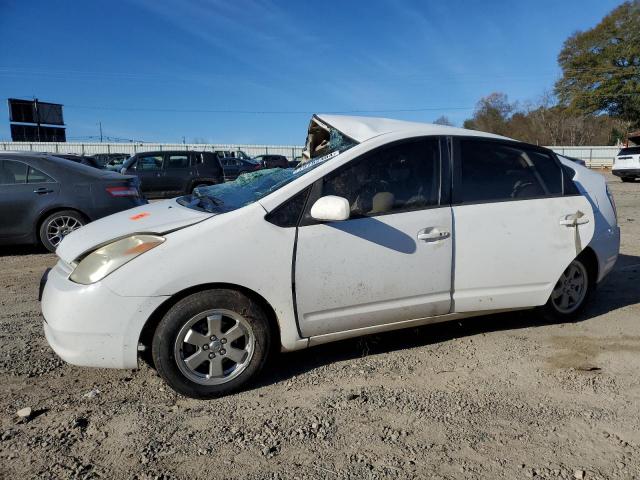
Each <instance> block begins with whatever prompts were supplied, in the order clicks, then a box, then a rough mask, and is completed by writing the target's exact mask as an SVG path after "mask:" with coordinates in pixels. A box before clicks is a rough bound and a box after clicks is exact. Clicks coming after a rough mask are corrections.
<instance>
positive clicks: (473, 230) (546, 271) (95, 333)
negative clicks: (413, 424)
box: [42, 115, 619, 368]
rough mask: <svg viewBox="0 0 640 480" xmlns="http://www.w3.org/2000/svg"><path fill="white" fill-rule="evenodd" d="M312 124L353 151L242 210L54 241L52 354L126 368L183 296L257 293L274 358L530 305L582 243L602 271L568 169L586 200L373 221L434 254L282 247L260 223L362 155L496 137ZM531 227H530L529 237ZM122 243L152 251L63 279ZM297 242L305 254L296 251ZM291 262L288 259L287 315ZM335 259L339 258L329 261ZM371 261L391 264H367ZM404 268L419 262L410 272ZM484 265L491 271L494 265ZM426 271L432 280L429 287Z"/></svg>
mask: <svg viewBox="0 0 640 480" xmlns="http://www.w3.org/2000/svg"><path fill="white" fill-rule="evenodd" d="M319 118H321V119H322V120H323V121H325V122H327V124H330V125H331V126H333V127H334V128H338V129H339V130H340V131H342V132H343V133H344V134H345V135H348V136H350V137H351V138H353V139H356V140H358V141H359V142H360V143H359V144H358V145H356V146H354V147H353V148H350V149H349V150H347V151H345V152H344V153H342V154H340V155H337V156H335V157H333V158H331V159H329V160H327V161H326V162H325V163H323V164H321V165H319V166H317V167H316V168H315V169H314V170H311V171H309V172H308V173H306V174H304V175H301V176H300V177H299V178H297V179H296V180H294V181H292V182H291V183H289V184H287V185H285V186H283V187H282V188H280V189H278V190H276V191H275V192H273V193H271V194H269V195H267V196H266V197H264V198H262V199H260V200H259V201H257V202H255V203H253V204H250V205H248V206H245V207H242V208H240V209H237V210H234V211H232V212H228V213H223V214H217V215H216V214H211V213H205V212H200V211H197V210H192V209H189V208H186V207H183V206H180V205H179V204H177V202H176V201H175V200H168V201H165V202H158V203H154V204H150V205H145V206H143V207H140V208H138V209H134V210H130V211H127V212H123V213H120V214H116V215H112V216H110V217H106V218H104V219H102V220H100V221H97V222H94V223H92V224H89V225H88V226H85V227H83V228H82V229H80V230H78V231H76V232H74V233H72V234H70V235H69V236H68V237H67V238H65V239H64V241H63V242H62V243H61V245H60V247H59V248H58V251H57V254H58V256H59V257H60V258H61V259H62V262H60V263H59V264H58V266H57V267H56V268H55V269H54V270H52V271H51V272H50V276H49V280H48V281H47V283H46V286H45V289H44V294H43V299H42V311H43V315H44V318H45V322H46V323H45V331H46V335H47V339H48V340H49V343H50V344H51V346H52V347H53V348H54V350H55V351H56V352H57V353H58V354H59V355H60V356H61V357H62V358H63V359H65V360H67V361H69V362H71V363H75V364H78V365H89V366H104V367H120V368H134V367H135V366H136V362H137V346H138V341H139V339H140V333H141V331H142V329H143V327H144V325H145V323H146V322H147V320H148V319H149V318H150V316H151V315H152V313H153V312H154V311H156V309H157V308H158V307H159V306H161V305H162V304H163V303H164V302H166V301H168V300H169V299H171V297H172V296H174V295H176V294H178V293H180V292H183V291H185V290H187V289H190V288H200V287H203V286H204V288H207V287H211V286H218V287H220V286H222V287H228V288H241V289H243V290H245V291H249V292H253V294H255V295H257V296H260V297H261V298H262V299H264V301H265V302H266V303H267V304H268V305H269V306H270V307H271V308H272V309H273V311H274V313H275V316H276V319H277V322H278V326H279V330H280V332H279V333H280V339H281V344H282V349H283V350H295V349H299V348H305V347H307V346H308V345H310V344H317V343H324V342H328V341H333V340H337V339H341V338H346V337H350V336H356V335H361V334H366V333H373V332H378V331H385V330H391V329H395V328H402V327H403V326H412V325H419V324H424V323H433V322H436V321H444V320H449V319H453V318H463V317H470V316H474V315H479V314H482V313H489V312H492V311H495V310H504V309H518V308H525V307H532V306H535V305H539V304H541V303H544V301H546V298H545V295H546V297H547V298H548V293H549V292H550V289H551V288H552V287H553V285H552V283H553V282H554V281H555V280H556V279H557V278H558V276H559V275H560V272H562V270H563V269H564V267H566V265H567V264H568V263H569V262H570V261H571V260H572V259H573V258H575V255H576V252H578V251H579V250H580V249H582V248H585V247H586V246H587V245H588V246H589V247H591V248H593V250H594V251H595V253H596V255H597V257H598V262H599V267H600V269H599V280H600V279H602V278H603V277H604V275H606V273H607V272H608V271H609V270H610V269H611V268H612V266H613V263H615V258H616V257H617V251H618V247H619V229H618V227H617V224H616V220H615V215H614V214H613V209H612V208H611V205H610V203H609V201H608V197H607V194H606V190H605V187H604V182H603V181H602V177H601V176H599V175H597V174H593V173H592V172H589V171H588V170H587V169H584V168H583V167H579V166H577V165H575V164H572V165H571V167H572V168H573V169H574V170H575V171H576V177H575V180H576V184H577V185H578V186H579V188H580V189H581V191H582V192H583V193H584V194H585V195H587V196H588V197H589V199H590V200H589V201H588V200H586V199H585V197H583V196H573V197H569V196H568V197H557V198H555V199H545V200H541V201H538V200H521V201H518V202H503V203H493V204H485V205H480V204H479V205H467V206H454V207H453V209H452V208H450V207H448V206H447V207H440V208H432V209H426V210H420V211H415V212H411V213H399V214H392V215H382V216H378V217H374V218H375V219H376V221H379V222H380V223H382V224H384V225H386V226H387V227H390V228H394V229H396V230H397V231H399V232H400V233H401V234H402V235H406V236H408V237H410V238H412V239H415V234H416V233H417V231H418V230H419V229H421V228H427V227H431V226H437V227H441V228H443V229H447V228H448V229H449V231H450V232H451V237H449V238H448V239H445V240H442V241H438V242H437V243H431V244H428V243H425V244H422V243H420V242H416V246H415V251H414V252H412V253H405V252H406V251H408V250H407V248H406V247H403V243H402V241H400V238H403V239H404V237H403V236H402V235H396V236H395V237H393V236H391V237H390V238H391V239H390V240H389V239H388V240H389V241H390V242H391V243H390V244H389V246H391V247H393V248H388V249H385V248H384V246H383V245H384V242H382V241H381V242H380V243H382V245H381V244H376V243H375V242H373V243H372V244H368V245H365V243H363V242H362V241H361V239H360V238H359V237H357V236H354V235H351V234H348V233H345V234H344V235H342V236H340V237H339V238H338V237H335V238H330V237H332V236H331V235H328V234H327V232H330V230H329V229H332V228H334V229H335V227H333V226H331V225H326V224H325V225H313V226H308V227H300V228H298V229H297V231H298V243H297V247H296V228H295V227H289V228H283V227H278V226H276V225H274V224H271V223H270V222H268V221H266V220H265V215H266V214H267V213H268V212H271V211H273V210H274V209H275V208H276V207H278V206H280V205H281V204H282V203H283V202H285V201H286V200H288V199H289V198H291V197H292V196H293V195H295V194H296V193H298V192H300V191H301V190H302V189H304V188H306V187H307V186H309V185H311V184H313V183H314V182H315V181H316V180H318V179H320V178H322V177H323V176H325V175H326V174H327V173H329V172H331V171H332V170H334V169H336V168H339V167H340V166H342V165H344V164H345V163H347V162H350V161H351V160H352V159H354V158H356V157H358V156H360V155H362V154H364V153H366V152H367V151H369V150H372V149H374V148H377V147H378V146H381V145H384V144H386V143H389V142H392V141H395V140H401V139H406V138H412V137H417V136H426V135H451V136H456V135H465V136H477V137H487V138H502V137H498V136H496V135H489V134H484V133H482V132H475V131H469V130H463V129H456V128H453V127H445V126H437V125H423V124H417V123H410V122H398V121H391V120H386V119H372V118H358V117H339V116H332V115H322V116H319ZM594 175H596V176H594ZM536 202H539V203H540V205H539V206H538V204H537V203H536ZM589 202H592V203H591V205H590V203H589ZM538 207H539V208H538ZM578 209H579V210H580V211H583V212H584V213H585V214H586V215H587V216H588V219H589V220H590V221H589V223H586V224H583V225H580V227H579V237H578V239H579V242H578V248H576V242H575V228H569V227H566V226H560V225H559V223H558V222H559V220H560V216H561V215H565V214H571V213H574V212H575V211H576V210H578ZM452 211H453V214H454V215H453V217H452V215H451V212H452ZM144 213H149V215H142V214H144ZM132 217H134V218H132ZM394 217H397V218H394ZM483 217H484V218H483ZM452 218H453V220H452ZM368 220H371V219H368ZM452 221H453V223H452ZM336 223H338V222H336ZM344 225H345V226H346V225H347V223H345V224H344ZM532 226H535V227H536V228H537V230H536V231H535V232H533V233H532V232H531V229H532ZM340 228H343V227H340ZM414 230H415V231H414ZM133 233H156V234H163V235H164V236H165V238H166V241H165V242H164V243H162V244H161V245H159V246H157V247H155V248H153V249H151V250H149V251H147V252H146V253H143V254H141V255H140V256H138V257H136V258H135V259H133V260H132V261H130V262H129V263H126V264H125V265H123V266H122V267H120V268H118V269H117V270H115V271H114V272H113V273H111V274H110V275H108V276H106V277H105V278H104V279H103V280H101V281H99V282H97V283H95V284H93V285H79V284H76V283H74V282H72V281H70V280H69V278H68V277H69V275H70V273H71V267H70V266H69V264H70V263H71V262H73V261H75V260H77V259H78V257H79V256H82V255H83V254H85V253H87V252H89V251H92V250H93V249H95V248H96V247H97V246H99V245H104V244H105V243H108V242H110V241H112V240H115V239H117V238H122V237H124V236H127V235H130V234H133ZM500 235H502V236H501V237H500ZM498 237H500V238H498ZM532 239H534V240H538V241H539V242H541V243H540V245H538V244H537V243H535V242H533V241H532ZM307 240H309V241H312V242H315V245H311V243H310V244H308V245H307V244H306V241H307ZM405 240H406V239H405ZM323 242H324V243H323ZM454 242H455V243H454ZM369 243H371V242H369ZM543 244H544V246H543ZM296 248H297V250H298V251H297V253H294V252H295V250H296ZM523 248H526V250H525V253H523V252H522V250H523ZM403 249H404V250H405V252H403ZM388 250H390V251H388ZM294 254H295V255H296V264H297V263H298V262H299V264H297V265H296V268H295V272H296V273H295V283H296V294H297V296H298V303H297V307H296V302H295V299H294V294H293V277H292V274H293V272H294ZM436 254H437V255H436ZM522 255H531V258H533V259H535V260H534V261H532V262H529V263H528V264H527V269H524V268H520V269H517V268H512V269H511V270H512V271H508V269H507V266H509V265H510V266H511V267H513V265H516V266H517V265H519V263H518V261H519V259H521V258H522ZM341 257H342V259H341ZM329 258H330V259H332V260H331V261H328V259H329ZM347 258H348V259H350V260H351V261H350V262H344V263H342V260H345V259H347ZM380 258H386V259H387V260H388V261H390V262H394V265H387V266H385V265H382V264H375V261H376V260H379V259H380ZM410 259H417V260H419V261H421V262H426V263H429V265H428V267H426V268H425V267H424V266H423V268H420V266H418V265H414V264H412V263H410ZM452 259H453V266H452ZM395 262H398V264H397V265H396V264H395ZM495 262H502V263H498V266H499V267H500V268H498V269H497V268H495V265H496V263H495ZM362 269H366V275H370V276H371V278H367V279H366V281H365V282H360V284H359V283H358V279H362V278H363V276H364V275H365V274H364V273H363V274H359V273H358V271H357V270H362ZM447 269H448V273H447ZM430 272H435V273H436V275H433V276H431V277H430V275H429V274H430ZM452 272H453V274H454V275H452ZM452 284H453V286H454V289H453V291H452ZM318 289H320V290H322V295H318V294H317V292H318ZM376 295H379V296H380V297H379V298H378V300H376V298H375V296H376ZM452 295H453V300H454V301H453V302H452V301H451V296H452ZM296 308H298V309H299V311H298V312H297V314H298V322H297V321H296ZM403 312H404V313H403ZM298 324H299V325H300V327H301V328H302V330H303V332H302V334H301V333H300V332H299V330H298V328H299V326H298Z"/></svg>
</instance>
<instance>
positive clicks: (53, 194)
mask: <svg viewBox="0 0 640 480" xmlns="http://www.w3.org/2000/svg"><path fill="white" fill-rule="evenodd" d="M144 203H147V202H146V200H144V198H143V197H142V195H141V194H140V189H139V185H138V179H137V178H136V177H133V176H126V175H120V174H119V173H115V172H109V171H106V170H98V169H95V168H91V167H88V166H86V165H82V164H79V163H75V162H72V161H70V160H65V159H63V158H58V157H54V156H51V155H48V154H40V153H32V152H29V153H19V152H6V153H5V152H3V153H0V245H2V244H5V245H6V244H38V243H41V244H42V245H44V246H45V247H46V248H47V249H48V250H50V251H54V250H55V249H56V247H57V246H58V244H59V243H60V242H61V241H62V239H63V238H64V237H65V235H67V234H69V233H70V232H72V231H73V230H75V229H77V228H80V227H81V226H82V225H84V224H86V223H88V222H90V221H92V220H96V219H98V218H101V217H105V216H107V215H111V214H112V213H116V212H120V211H122V210H126V209H129V208H133V207H136V206H138V205H142V204H144Z"/></svg>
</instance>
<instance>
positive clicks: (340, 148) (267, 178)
mask: <svg viewBox="0 0 640 480" xmlns="http://www.w3.org/2000/svg"><path fill="white" fill-rule="evenodd" d="M355 145H357V142H356V141H354V140H352V139H351V138H349V137H347V136H345V135H343V134H342V133H341V132H339V131H338V130H336V129H335V128H332V127H329V126H328V125H325V124H324V123H322V122H321V121H320V119H318V118H317V117H315V116H314V117H313V118H312V119H311V123H310V125H309V130H308V135H307V141H306V145H305V150H304V151H303V154H302V156H303V158H302V161H301V162H300V165H298V167H297V168H295V169H294V168H271V169H265V170H258V171H255V172H250V173H245V174H243V175H240V176H239V177H238V178H237V179H235V180H234V181H232V182H225V183H219V184H217V185H211V186H208V187H198V188H196V189H194V191H193V193H192V194H191V195H186V196H184V197H180V198H178V203H180V205H184V206H186V207H189V208H194V209H196V210H204V211H207V212H216V213H223V212H230V211H232V210H236V209H238V208H241V207H244V206H245V205H249V204H251V203H253V202H255V201H257V200H260V199H261V198H262V197H265V196H267V195H269V194H270V193H272V192H275V191H276V190H278V189H279V188H281V187H283V186H285V185H286V184H287V183H289V182H292V181H293V180H295V179H296V178H300V176H302V175H304V174H305V173H307V172H309V171H310V170H313V169H314V168H316V167H317V166H319V165H322V164H323V163H324V162H326V161H327V160H329V159H331V158H333V157H337V156H338V155H340V154H341V153H342V152H344V151H346V150H348V149H350V148H351V147H353V146H355Z"/></svg>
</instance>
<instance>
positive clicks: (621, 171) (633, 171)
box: [611, 168, 640, 177]
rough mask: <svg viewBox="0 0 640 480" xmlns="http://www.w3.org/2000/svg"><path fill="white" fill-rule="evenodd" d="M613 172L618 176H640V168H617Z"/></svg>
mask: <svg viewBox="0 0 640 480" xmlns="http://www.w3.org/2000/svg"><path fill="white" fill-rule="evenodd" d="M611 173H613V174H614V175H615V176H616V177H640V168H616V169H613V170H611Z"/></svg>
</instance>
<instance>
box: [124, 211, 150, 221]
mask: <svg viewBox="0 0 640 480" xmlns="http://www.w3.org/2000/svg"><path fill="white" fill-rule="evenodd" d="M149 215H151V214H150V213H149V212H142V213H138V214H137V215H132V216H130V217H129V220H140V219H141V218H144V217H148V216H149Z"/></svg>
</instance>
